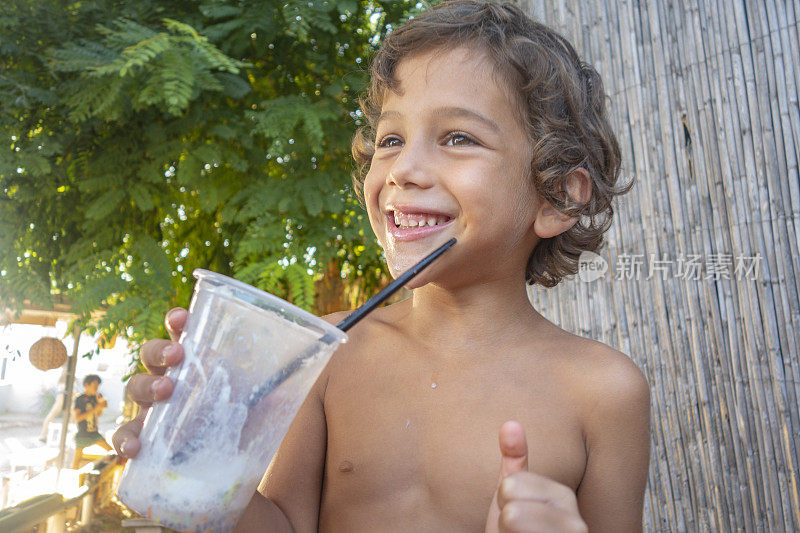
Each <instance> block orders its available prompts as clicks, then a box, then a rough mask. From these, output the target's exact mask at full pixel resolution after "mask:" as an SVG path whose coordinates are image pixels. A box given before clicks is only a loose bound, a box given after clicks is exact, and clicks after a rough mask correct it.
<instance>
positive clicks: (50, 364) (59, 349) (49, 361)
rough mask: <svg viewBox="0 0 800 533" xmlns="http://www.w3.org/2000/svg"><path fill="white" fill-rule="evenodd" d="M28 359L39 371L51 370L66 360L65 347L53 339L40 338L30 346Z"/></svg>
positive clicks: (59, 341)
mask: <svg viewBox="0 0 800 533" xmlns="http://www.w3.org/2000/svg"><path fill="white" fill-rule="evenodd" d="M28 357H29V358H30V360H31V363H32V364H33V366H35V367H36V368H38V369H39V370H52V369H54V368H58V367H60V366H61V365H63V364H64V362H66V360H67V347H66V346H64V343H63V342H61V340H59V339H56V338H55V337H42V338H41V339H39V340H38V341H36V342H35V343H33V346H31V349H30V352H28Z"/></svg>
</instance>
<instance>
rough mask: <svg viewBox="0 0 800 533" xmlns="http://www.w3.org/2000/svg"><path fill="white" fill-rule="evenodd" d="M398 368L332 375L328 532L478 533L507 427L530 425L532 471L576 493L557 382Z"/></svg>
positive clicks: (508, 370)
mask: <svg viewBox="0 0 800 533" xmlns="http://www.w3.org/2000/svg"><path fill="white" fill-rule="evenodd" d="M390 360H391V359H388V358H386V359H383V358H367V359H364V360H362V361H360V362H359V364H354V365H352V366H351V368H350V369H349V371H346V372H338V371H337V372H336V373H332V374H331V379H330V381H329V383H328V388H327V391H326V395H325V415H326V422H327V426H328V427H327V429H328V447H327V453H326V466H325V478H324V486H323V499H322V505H321V510H320V512H321V514H320V525H321V529H322V530H326V529H328V528H327V527H325V525H326V524H329V525H330V526H332V527H331V528H330V529H334V530H338V529H341V530H351V531H354V530H359V529H365V530H366V529H369V528H374V527H378V528H379V529H380V530H384V531H385V530H387V527H388V524H396V525H397V529H398V530H406V531H407V530H410V529H414V530H418V531H424V530H436V531H446V530H449V529H450V530H458V531H464V530H482V529H483V526H484V523H485V518H486V512H487V510H488V508H489V504H490V502H491V498H492V495H493V493H494V490H495V488H496V486H497V481H498V475H499V468H500V450H499V446H498V430H499V429H500V426H501V425H502V424H503V423H504V422H505V421H507V420H517V421H519V422H521V423H522V424H523V427H525V430H526V435H527V439H528V449H529V465H530V470H531V471H534V472H536V473H539V474H541V475H545V476H547V477H550V478H552V479H554V480H556V481H558V482H559V483H562V484H564V485H567V486H569V487H571V488H573V489H576V488H577V486H578V484H579V483H580V480H581V478H582V476H583V471H584V468H585V463H586V453H585V448H584V443H583V437H582V432H581V428H580V423H579V416H578V413H577V412H576V410H575V407H574V402H571V401H570V398H569V393H568V392H567V391H566V390H564V388H563V387H562V386H561V385H560V383H561V380H560V379H559V378H558V377H557V376H553V374H552V373H551V374H547V373H546V372H544V371H543V372H542V373H541V374H540V375H536V374H534V373H531V372H530V371H528V370H526V369H525V368H521V367H518V366H516V365H503V364H498V365H497V366H496V367H493V368H486V367H481V365H435V364H432V363H430V362H425V361H420V360H414V361H400V362H394V363H392V364H389V363H387V361H390ZM342 370H343V369H342ZM345 525H347V527H345ZM390 529H391V528H390Z"/></svg>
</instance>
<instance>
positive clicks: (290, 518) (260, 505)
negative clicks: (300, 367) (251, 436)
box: [236, 313, 347, 533]
mask: <svg viewBox="0 0 800 533" xmlns="http://www.w3.org/2000/svg"><path fill="white" fill-rule="evenodd" d="M345 316H347V313H335V314H333V315H327V316H325V317H323V318H324V319H325V320H327V321H328V322H331V323H333V324H336V323H337V322H339V320H341V319H342V318H344V317H345ZM340 349H341V348H340ZM335 356H336V354H334V357H335ZM329 369H330V364H328V365H327V366H326V367H325V369H324V370H323V371H322V373H321V374H320V376H319V378H318V379H317V381H316V383H314V386H313V387H312V388H311V391H310V392H309V393H308V396H307V397H306V399H305V401H304V402H303V405H302V406H301V407H300V410H299V411H298V413H297V416H296V417H295V419H294V421H293V422H292V425H291V427H290V428H289V431H288V432H287V433H286V437H285V438H284V439H283V442H282V443H281V445H280V448H278V452H277V453H276V454H275V457H273V459H272V462H270V464H269V467H268V468H267V472H266V473H265V474H264V478H263V479H262V480H261V483H260V484H259V486H258V491H257V492H256V493H255V494H254V495H253V499H252V500H251V501H250V503H249V504H248V506H247V509H246V510H245V513H244V515H242V518H241V519H240V520H239V523H238V524H237V526H236V532H237V533H244V532H251V531H252V532H256V531H276V532H278V531H280V532H283V531H288V532H290V531H294V532H295V533H305V532H316V531H317V526H318V523H319V506H320V500H321V497H322V478H323V475H324V472H325V452H326V449H327V442H328V426H327V423H326V422H325V411H324V408H323V400H324V397H325V387H326V386H327V384H328V375H329ZM268 525H269V527H267V526H268Z"/></svg>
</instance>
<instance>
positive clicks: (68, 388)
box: [58, 326, 81, 474]
mask: <svg viewBox="0 0 800 533" xmlns="http://www.w3.org/2000/svg"><path fill="white" fill-rule="evenodd" d="M72 336H73V344H72V355H71V356H70V358H69V362H68V363H67V381H66V383H65V384H64V414H63V423H62V428H61V439H60V443H59V450H60V451H59V453H58V469H59V474H60V473H61V469H62V468H64V454H65V451H66V445H67V429H68V428H69V417H70V415H71V414H72V389H73V387H74V384H75V368H76V367H77V364H78V343H79V342H80V340H81V329H80V328H79V327H78V326H75V327H74V328H73V330H72Z"/></svg>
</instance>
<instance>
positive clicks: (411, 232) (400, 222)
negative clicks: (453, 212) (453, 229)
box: [386, 210, 455, 241]
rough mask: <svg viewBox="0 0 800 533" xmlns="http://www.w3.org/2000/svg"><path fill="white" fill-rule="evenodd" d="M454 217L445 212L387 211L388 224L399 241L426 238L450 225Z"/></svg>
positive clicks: (393, 235) (390, 231)
mask: <svg viewBox="0 0 800 533" xmlns="http://www.w3.org/2000/svg"><path fill="white" fill-rule="evenodd" d="M454 220H455V218H454V217H451V216H450V215H446V214H443V213H430V212H427V213H426V212H407V211H392V210H390V211H387V212H386V225H387V229H388V230H389V233H390V234H391V235H392V237H393V238H394V239H395V240H397V241H412V240H416V239H422V238H425V237H427V236H429V235H431V234H434V233H437V232H439V231H441V230H442V229H443V228H446V227H448V226H450V225H451V224H452V223H453V221H454Z"/></svg>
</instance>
